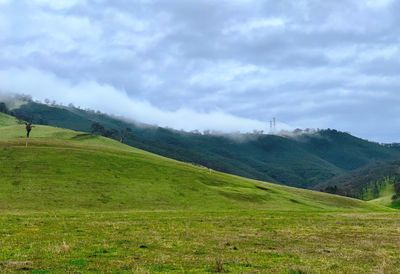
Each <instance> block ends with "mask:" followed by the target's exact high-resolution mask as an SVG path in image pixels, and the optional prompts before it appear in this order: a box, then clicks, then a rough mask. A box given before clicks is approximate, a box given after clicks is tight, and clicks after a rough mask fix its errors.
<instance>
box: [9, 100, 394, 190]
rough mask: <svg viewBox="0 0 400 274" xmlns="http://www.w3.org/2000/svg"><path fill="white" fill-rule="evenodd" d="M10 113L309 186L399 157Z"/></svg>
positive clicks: (305, 139) (388, 151) (329, 139)
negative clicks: (95, 126)
mask: <svg viewBox="0 0 400 274" xmlns="http://www.w3.org/2000/svg"><path fill="white" fill-rule="evenodd" d="M13 113H14V115H17V116H18V117H21V118H23V119H28V120H32V121H33V122H34V123H38V124H48V125H52V126H57V127H62V128H68V129H73V130H78V131H85V132H89V131H90V129H91V125H92V123H94V122H96V123H100V124H101V125H103V126H104V127H105V128H106V129H108V130H109V131H110V133H111V132H112V131H113V133H112V134H111V135H112V136H113V137H114V138H115V139H118V140H119V139H120V137H121V136H120V135H121V132H124V131H125V129H126V128H130V129H131V132H129V133H124V135H126V136H125V138H124V142H125V143H126V144H128V145H131V146H134V147H137V148H140V149H144V150H146V151H151V152H153V153H156V154H159V155H163V156H166V157H168V158H173V159H176V160H180V161H185V162H192V163H196V164H199V165H202V166H207V167H210V168H212V169H215V170H218V171H222V172H226V173H231V174H236V175H239V176H243V177H247V178H252V179H258V180H263V181H270V182H278V183H281V184H285V185H291V186H296V187H303V188H311V187H313V186H315V185H316V184H318V183H321V182H323V181H327V180H329V179H330V178H333V177H335V176H339V175H342V174H345V173H346V172H348V171H350V170H353V169H356V168H360V167H362V166H364V165H366V164H368V163H371V162H373V161H375V160H387V159H394V158H396V157H400V151H399V150H398V149H395V148H390V147H385V146H381V145H379V144H376V143H372V142H368V141H365V140H362V139H359V138H356V137H354V136H351V135H349V134H346V133H342V132H337V131H335V130H326V131H321V132H319V133H315V134H310V135H305V136H302V137H297V138H289V137H282V136H273V135H259V134H239V135H229V136H216V135H202V134H194V133H187V132H181V131H175V130H170V129H165V128H159V127H154V126H148V125H143V124H135V123H129V122H126V121H123V120H121V119H118V118H115V117H110V116H107V115H103V114H99V113H95V112H90V111H84V110H80V109H76V108H64V107H57V106H48V105H43V104H38V103H34V102H30V103H27V104H25V105H22V106H20V107H19V108H17V109H14V110H13Z"/></svg>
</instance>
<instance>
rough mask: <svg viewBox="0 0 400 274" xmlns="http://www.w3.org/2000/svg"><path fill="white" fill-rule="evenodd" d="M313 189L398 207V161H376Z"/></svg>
mask: <svg viewBox="0 0 400 274" xmlns="http://www.w3.org/2000/svg"><path fill="white" fill-rule="evenodd" d="M315 189H320V190H323V191H325V192H329V193H334V194H339V195H344V196H349V197H355V198H359V199H363V200H367V201H370V200H375V199H376V202H379V203H381V204H385V205H390V206H392V207H396V208H398V207H400V201H399V198H400V161H398V160H396V161H387V162H377V163H373V164H370V165H368V166H366V167H363V168H360V169H357V170H354V171H352V172H349V173H347V174H345V175H342V176H338V177H335V178H333V179H331V180H329V181H327V182H325V183H322V184H319V185H317V186H316V187H315Z"/></svg>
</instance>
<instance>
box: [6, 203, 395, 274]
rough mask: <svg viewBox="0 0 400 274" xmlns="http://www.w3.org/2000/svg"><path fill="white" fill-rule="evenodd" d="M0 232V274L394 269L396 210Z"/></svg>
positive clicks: (9, 222)
mask: <svg viewBox="0 0 400 274" xmlns="http://www.w3.org/2000/svg"><path fill="white" fill-rule="evenodd" d="M0 227H1V228H0V246H1V249H0V270H1V271H2V272H6V271H17V270H26V271H31V272H32V273H65V272H69V273H86V272H91V271H92V272H102V273H105V272H108V273H111V272H119V273H124V272H125V273H132V272H134V273H165V272H176V273H205V272H215V271H217V270H218V269H219V270H220V271H226V272H231V273H399V272H400V252H399V248H400V233H399V232H400V216H399V215H398V214H395V213H379V214H373V213H357V214H356V213H353V214H351V213H346V214H344V213H338V212H336V213H333V212H331V213H306V212H297V213H293V212H270V211H251V212H250V211H242V212H215V213H211V212H209V213H206V212H202V213H200V212H199V213H194V212H125V213H123V212H107V213H102V212H98V213H32V214H27V213H20V214H2V215H0Z"/></svg>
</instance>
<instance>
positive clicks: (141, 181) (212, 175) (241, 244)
mask: <svg viewBox="0 0 400 274" xmlns="http://www.w3.org/2000/svg"><path fill="white" fill-rule="evenodd" d="M0 124H4V125H5V126H0V163H1V165H0V272H17V271H26V272H30V273H65V272H69V273H87V272H102V273H110V272H117V273H132V272H134V273H166V272H167V273H168V272H170V273H206V272H216V271H220V272H222V271H223V272H231V273H314V272H315V273H343V272H347V273H387V272H388V273H390V272H393V273H396V272H399V271H400V263H399V261H400V260H399V259H400V255H399V252H398V249H399V247H400V236H399V233H398V227H399V225H400V216H399V214H398V213H397V212H396V211H394V210H391V209H389V208H385V207H382V206H380V205H376V204H370V203H366V202H363V201H359V200H355V199H350V198H346V197H340V196H334V195H330V194H326V193H319V192H313V191H309V190H304V189H296V188H291V187H287V186H281V185H274V184H270V183H263V182H259V181H254V180H250V179H244V178H240V177H236V176H233V175H227V174H223V173H219V172H215V171H210V170H209V169H206V168H203V167H198V166H194V165H190V164H185V163H181V162H177V161H174V160H170V159H167V158H163V157H160V156H157V155H154V154H151V153H148V152H145V151H142V150H138V149H135V148H132V147H129V146H126V145H123V144H121V143H119V142H117V141H114V140H110V139H107V138H104V137H100V136H92V135H89V134H86V133H82V132H75V131H71V130H65V129H60V128H54V127H49V126H37V127H35V128H34V129H33V131H32V133H31V135H32V138H31V139H30V140H29V144H28V146H27V147H26V140H25V138H23V137H22V136H24V125H20V124H18V123H17V121H16V120H15V119H13V118H12V117H9V116H5V115H2V116H0Z"/></svg>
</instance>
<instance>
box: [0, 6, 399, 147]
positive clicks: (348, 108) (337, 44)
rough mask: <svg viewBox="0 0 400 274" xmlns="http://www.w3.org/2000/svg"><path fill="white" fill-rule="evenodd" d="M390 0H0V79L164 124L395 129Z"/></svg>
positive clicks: (380, 133) (391, 133)
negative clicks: (273, 123) (273, 120)
mask: <svg viewBox="0 0 400 274" xmlns="http://www.w3.org/2000/svg"><path fill="white" fill-rule="evenodd" d="M399 26H400V0H399V1H397V0H315V1H312V0H290V1H285V0H279V1H277V0H272V1H261V0H254V1H252V0H226V1H225V0H213V1H209V0H159V1H156V0H137V1H134V0H125V1H123V0H113V1H105V0H58V1H57V0H29V1H28V0H26V1H24V0H14V1H13V0H0V90H2V91H7V92H10V91H11V92H18V93H25V94H31V95H33V96H34V98H37V99H41V100H43V99H45V98H49V99H54V100H56V101H58V102H63V103H65V104H68V103H70V102H71V103H74V104H75V105H79V106H82V107H90V108H93V109H99V110H102V111H104V112H108V113H113V114H117V115H124V116H126V117H127V118H131V119H135V120H138V121H141V122H146V123H151V124H159V125H162V126H170V127H174V128H177V129H181V128H183V129H187V130H192V129H220V130H225V131H235V130H241V131H249V130H252V129H267V128H268V121H269V120H270V119H271V118H272V117H277V120H278V122H279V127H280V128H296V127H301V128H307V127H311V128H337V129H340V130H344V131H350V132H351V133H353V134H355V135H358V136H360V137H363V138H368V139H371V140H375V141H384V142H389V141H390V142H391V141H398V142H400V93H399V92H400V75H399V72H400V47H399V46H400V44H399V42H400V27H399Z"/></svg>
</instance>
